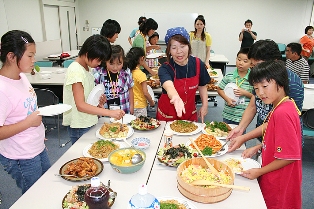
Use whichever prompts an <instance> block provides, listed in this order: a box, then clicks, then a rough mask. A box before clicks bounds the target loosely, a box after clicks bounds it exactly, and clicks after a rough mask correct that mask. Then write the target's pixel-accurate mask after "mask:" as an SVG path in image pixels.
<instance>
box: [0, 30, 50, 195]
mask: <svg viewBox="0 0 314 209" xmlns="http://www.w3.org/2000/svg"><path fill="white" fill-rule="evenodd" d="M0 54H1V62H2V63H3V66H2V68H1V70H0V98H1V99H0V162H1V164H2V165H3V167H4V169H5V171H6V172H7V173H8V174H10V175H11V176H12V178H13V179H14V180H15V181H16V184H17V186H18V187H19V188H21V189H22V193H23V194H24V193H25V192H26V191H27V190H28V189H29V188H30V187H31V186H32V185H33V184H34V183H35V182H36V181H37V179H39V178H40V177H41V175H43V174H44V173H45V172H46V171H47V170H48V169H49V168H50V161H49V158H48V154H47V149H46V146H45V143H44V140H45V127H44V125H43V123H42V116H40V115H38V114H39V111H37V110H38V109H37V96H36V93H35V91H34V88H33V87H32V85H31V84H30V83H29V81H28V79H27V77H26V75H25V74H24V73H31V72H32V69H33V68H34V63H35V54H36V46H35V41H34V40H33V38H32V37H31V36H30V35H29V34H28V33H26V32H24V31H20V30H12V31H9V32H7V33H5V34H4V35H3V36H2V38H1V49H0ZM2 183H3V182H2Z"/></svg>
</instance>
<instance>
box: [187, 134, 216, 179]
mask: <svg viewBox="0 0 314 209" xmlns="http://www.w3.org/2000/svg"><path fill="white" fill-rule="evenodd" d="M189 140H190V141H191V143H192V144H193V145H194V147H195V148H196V150H197V151H198V152H199V153H200V155H201V156H202V158H203V159H204V161H205V163H206V164H207V166H208V168H209V169H210V170H211V171H212V172H213V173H214V174H216V175H218V174H219V172H218V171H217V170H216V168H214V166H213V165H212V164H210V163H209V162H208V160H207V158H206V157H205V156H204V154H203V153H202V152H201V150H200V148H199V147H198V146H197V145H196V143H195V142H194V140H193V139H192V138H189Z"/></svg>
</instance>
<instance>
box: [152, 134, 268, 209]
mask: <svg viewBox="0 0 314 209" xmlns="http://www.w3.org/2000/svg"><path fill="white" fill-rule="evenodd" d="M199 135H200V134H197V135H193V136H192V137H193V138H194V139H196V138H197V137H198V136H199ZM187 141H189V139H188V136H176V135H174V136H173V144H174V145H177V144H182V143H183V144H185V143H186V142H187ZM244 149H245V147H244V146H242V147H241V148H240V149H239V150H237V151H234V152H232V153H230V154H229V153H227V154H225V155H223V156H220V157H217V158H215V159H218V160H224V159H227V158H230V157H240V156H241V153H242V151H243V150H244ZM176 175H177V170H176V169H175V168H172V167H167V166H165V165H163V164H161V163H159V161H158V160H157V159H156V160H155V163H154V166H153V169H152V172H151V174H150V177H149V180H148V184H147V185H148V189H149V190H150V191H151V190H153V194H154V195H155V196H156V197H162V196H168V197H169V196H170V197H178V198H183V199H187V198H186V197H184V196H183V195H182V194H181V193H180V191H179V190H178V188H177V179H176ZM234 185H238V186H246V187H250V189H251V190H250V191H249V192H245V191H240V190H233V191H232V193H231V195H230V196H229V197H228V198H227V199H226V200H223V201H222V202H218V203H214V204H203V203H198V202H194V201H192V200H188V199H187V200H188V201H190V202H191V203H192V204H193V205H195V206H196V207H197V208H198V209H208V208H215V209H219V208H221V209H229V208H230V209H234V208H254V209H264V208H266V204H265V201H264V198H263V195H262V193H261V190H260V187H259V185H258V183H257V180H249V179H246V178H244V177H242V176H239V175H236V176H235V180H234Z"/></svg>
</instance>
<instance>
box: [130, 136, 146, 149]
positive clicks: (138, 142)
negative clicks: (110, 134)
mask: <svg viewBox="0 0 314 209" xmlns="http://www.w3.org/2000/svg"><path fill="white" fill-rule="evenodd" d="M131 144H132V145H133V146H134V147H135V148H137V149H141V150H145V149H147V148H148V147H149V146H150V139H149V138H146V137H137V138H134V139H132V141H131Z"/></svg>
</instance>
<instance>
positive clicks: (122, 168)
mask: <svg viewBox="0 0 314 209" xmlns="http://www.w3.org/2000/svg"><path fill="white" fill-rule="evenodd" d="M126 151H127V152H131V153H132V152H133V153H134V152H135V153H139V154H141V155H142V157H143V161H142V162H139V163H137V164H132V163H128V164H125V163H122V164H119V165H118V164H117V163H115V162H116V159H114V158H116V157H117V154H119V153H121V154H119V155H120V156H121V157H122V158H123V156H125V155H124V154H125V152H126ZM118 157H119V156H118ZM131 158H132V154H130V155H129V160H131ZM108 159H109V163H110V165H111V167H112V168H113V170H115V171H116V172H118V173H123V174H128V173H135V172H137V171H139V170H140V169H141V168H142V167H143V165H144V163H145V160H146V154H145V152H144V151H142V150H140V149H136V148H132V147H129V148H121V149H117V150H114V151H113V152H111V153H110V154H109V156H108Z"/></svg>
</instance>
